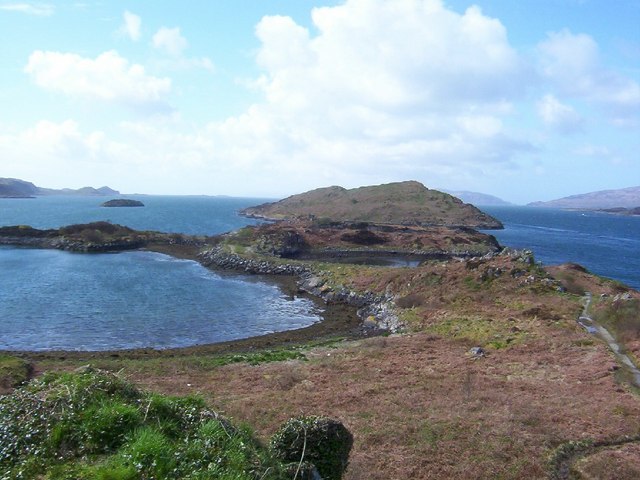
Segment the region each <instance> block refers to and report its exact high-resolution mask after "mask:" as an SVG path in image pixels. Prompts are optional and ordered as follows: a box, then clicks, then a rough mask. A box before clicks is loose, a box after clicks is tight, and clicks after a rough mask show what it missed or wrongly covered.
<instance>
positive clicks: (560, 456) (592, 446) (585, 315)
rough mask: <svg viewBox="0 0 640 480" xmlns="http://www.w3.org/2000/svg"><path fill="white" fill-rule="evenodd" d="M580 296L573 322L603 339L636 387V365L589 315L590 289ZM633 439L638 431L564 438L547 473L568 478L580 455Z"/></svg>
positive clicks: (639, 378)
mask: <svg viewBox="0 0 640 480" xmlns="http://www.w3.org/2000/svg"><path fill="white" fill-rule="evenodd" d="M582 300H583V302H584V306H583V309H582V313H581V314H580V316H579V317H578V320H577V322H578V323H579V324H580V325H581V326H582V327H583V328H584V329H585V330H586V331H587V332H589V333H592V334H594V335H597V336H598V337H599V338H601V339H602V340H604V341H605V342H606V343H607V345H608V346H609V348H610V349H611V351H612V352H613V354H614V355H615V357H616V360H617V361H618V362H619V363H621V364H622V366H623V368H625V369H627V371H628V372H629V373H630V374H631V379H630V380H629V383H630V384H631V385H632V386H633V387H636V388H640V370H639V369H638V367H636V365H635V364H634V363H633V362H632V361H631V359H630V358H629V356H628V355H627V354H626V353H624V352H623V351H622V349H621V348H620V344H618V342H616V339H615V338H614V337H613V335H611V333H610V332H609V331H608V330H607V329H606V328H604V327H603V326H602V325H600V324H599V323H597V322H596V321H595V320H594V319H593V318H592V317H591V316H590V315H589V308H590V307H591V302H592V300H593V296H592V294H591V292H585V295H584V297H583V299H582ZM636 442H640V435H634V436H625V437H622V438H618V439H614V440H604V441H597V442H589V441H577V442H567V443H565V444H563V445H560V447H558V448H557V449H556V451H555V452H556V453H555V455H554V458H553V460H552V462H551V464H552V466H551V472H550V475H549V477H550V478H552V479H554V480H555V479H558V480H565V479H566V480H568V479H569V478H572V477H571V467H572V465H573V464H574V463H575V462H577V461H578V460H579V459H580V458H582V457H585V456H587V455H591V454H593V453H595V452H596V451H598V450H600V449H604V448H611V447H615V446H622V445H626V444H628V443H636Z"/></svg>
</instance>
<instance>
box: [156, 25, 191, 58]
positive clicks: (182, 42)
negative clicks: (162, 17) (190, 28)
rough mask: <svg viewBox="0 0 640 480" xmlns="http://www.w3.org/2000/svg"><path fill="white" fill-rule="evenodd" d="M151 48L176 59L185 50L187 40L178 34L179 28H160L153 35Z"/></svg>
mask: <svg viewBox="0 0 640 480" xmlns="http://www.w3.org/2000/svg"><path fill="white" fill-rule="evenodd" d="M152 41H153V46H154V47H155V48H157V49H160V50H163V51H164V52H165V53H167V54H169V55H172V56H174V57H178V56H180V55H182V52H183V51H184V49H185V48H187V45H188V43H187V40H186V38H184V37H183V36H182V34H181V33H180V28H178V27H176V28H167V27H162V28H160V30H158V31H157V32H156V33H155V34H154V35H153V40H152Z"/></svg>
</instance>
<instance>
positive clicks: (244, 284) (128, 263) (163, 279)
mask: <svg viewBox="0 0 640 480" xmlns="http://www.w3.org/2000/svg"><path fill="white" fill-rule="evenodd" d="M128 197H129V198H134V199H138V200H141V201H142V202H143V203H144V204H145V207H140V208H104V207H100V203H101V202H102V201H104V200H105V199H104V198H100V197H57V196H56V197H38V198H35V199H0V226H3V225H31V226H33V227H36V228H56V227H60V226H64V225H69V224H73V223H86V222H92V221H99V220H108V221H111V222H113V223H119V224H122V225H127V226H129V227H132V228H135V229H141V230H158V231H164V232H179V233H187V234H198V235H213V234H218V233H222V232H225V231H230V230H234V229H236V228H240V227H242V226H244V225H247V224H252V223H255V221H254V220H251V219H247V218H243V217H240V216H239V215H238V214H237V212H238V210H240V209H242V208H244V207H247V206H251V205H255V204H258V203H261V202H262V201H263V200H262V199H246V198H244V199H240V198H220V197H170V196H128ZM483 209H484V210H485V211H486V212H487V213H489V214H491V215H493V216H495V217H496V218H498V219H500V220H501V221H502V222H503V223H504V224H505V229H504V230H491V231H489V232H488V233H491V234H493V235H495V236H496V237H497V238H498V240H499V241H500V243H501V244H502V245H505V246H510V247H513V248H528V249H531V250H533V252H534V254H535V257H536V259H537V260H539V261H541V262H543V263H544V264H547V265H550V264H559V263H564V262H576V263H580V264H582V265H583V266H585V267H586V268H588V269H589V270H591V271H592V272H594V273H597V274H600V275H604V276H607V277H611V278H614V279H616V280H620V281H622V282H624V283H627V284H628V285H630V286H633V287H635V288H640V217H625V216H617V215H608V214H603V213H593V212H576V211H563V210H552V209H540V208H528V207H485V208H483ZM321 316H322V311H321V310H320V309H319V308H318V306H317V305H316V304H314V303H313V302H311V301H310V300H308V299H305V298H298V297H288V296H287V295H285V294H284V293H283V292H282V291H281V290H280V289H279V288H277V287H276V286H275V285H273V284H272V283H271V282H269V281H268V280H265V279H261V278H259V277H254V276H246V275H234V274H220V273H216V272H213V271H211V270H209V269H206V268H204V267H202V266H201V265H199V264H198V263H197V262H193V261H186V260H178V259H175V258H172V257H168V256H166V255H161V254H158V253H151V252H137V251H136V252H121V253H117V254H78V253H69V252H62V251H57V250H34V249H24V248H12V247H1V248H0V349H7V350H54V349H55V350H59V349H64V350H109V349H124V348H138V347H149V348H169V347H181V346H189V345H196V344H205V343H213V342H219V341H224V340H231V339H237V338H246V337H250V336H254V335H260V334H263V333H269V332H272V331H283V330H288V329H293V328H299V327H303V326H306V325H310V324H312V323H314V322H317V321H319V320H320V319H321V318H322V317H321Z"/></svg>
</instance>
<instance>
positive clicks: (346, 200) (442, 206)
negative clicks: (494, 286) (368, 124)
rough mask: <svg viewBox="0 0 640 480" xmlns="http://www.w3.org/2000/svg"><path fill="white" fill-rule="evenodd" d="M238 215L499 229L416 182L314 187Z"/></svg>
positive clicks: (485, 217)
mask: <svg viewBox="0 0 640 480" xmlns="http://www.w3.org/2000/svg"><path fill="white" fill-rule="evenodd" d="M243 213H244V214H245V215H249V216H258V217H266V218H273V219H278V220H281V219H291V218H297V217H308V216H313V217H315V218H316V219H326V220H330V221H340V222H373V223H378V224H399V223H400V224H407V225H465V226H469V227H476V228H479V227H481V226H482V227H484V228H501V227H502V224H501V223H500V222H499V221H497V220H496V219H494V218H492V217H490V216H489V215H486V214H485V213H483V212H481V211H480V210H478V209H477V208H476V207H474V206H473V205H468V204H464V203H462V201H461V200H459V199H458V198H456V197H453V196H451V195H449V194H447V193H442V192H439V191H437V190H430V189H428V188H426V187H425V186H424V185H422V184H421V183H419V182H415V181H410V182H397V183H388V184H385V185H375V186H368V187H360V188H353V189H351V190H347V189H345V188H342V187H337V186H334V187H328V188H318V189H316V190H311V191H309V192H306V193H301V194H298V195H293V196H291V197H288V198H285V199H284V200H280V201H279V202H275V203H266V204H263V205H259V206H257V207H251V208H247V209H245V210H244V211H243Z"/></svg>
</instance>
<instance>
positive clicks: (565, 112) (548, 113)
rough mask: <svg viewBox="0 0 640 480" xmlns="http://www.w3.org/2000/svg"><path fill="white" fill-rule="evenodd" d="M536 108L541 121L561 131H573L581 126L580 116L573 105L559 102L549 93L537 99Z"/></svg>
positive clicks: (581, 119) (576, 130)
mask: <svg viewBox="0 0 640 480" xmlns="http://www.w3.org/2000/svg"><path fill="white" fill-rule="evenodd" d="M537 109H538V115H539V116H540V118H541V119H542V121H543V122H544V123H545V124H546V125H547V126H549V127H551V128H553V129H555V130H557V131H559V132H561V133H575V132H578V131H580V130H582V128H583V125H584V119H583V118H582V116H581V115H580V114H579V113H578V112H576V111H575V110H574V109H573V107H571V106H570V105H565V104H563V103H561V102H560V101H559V100H558V99H557V98H556V97H554V96H553V95H551V94H547V95H545V96H544V97H542V98H541V99H540V100H539V101H538V103H537Z"/></svg>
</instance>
